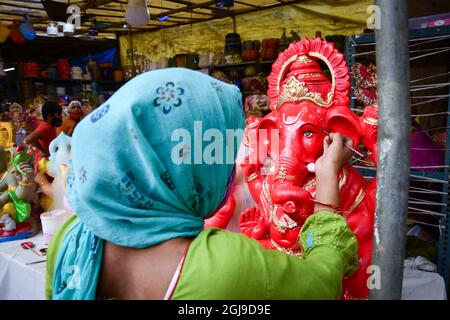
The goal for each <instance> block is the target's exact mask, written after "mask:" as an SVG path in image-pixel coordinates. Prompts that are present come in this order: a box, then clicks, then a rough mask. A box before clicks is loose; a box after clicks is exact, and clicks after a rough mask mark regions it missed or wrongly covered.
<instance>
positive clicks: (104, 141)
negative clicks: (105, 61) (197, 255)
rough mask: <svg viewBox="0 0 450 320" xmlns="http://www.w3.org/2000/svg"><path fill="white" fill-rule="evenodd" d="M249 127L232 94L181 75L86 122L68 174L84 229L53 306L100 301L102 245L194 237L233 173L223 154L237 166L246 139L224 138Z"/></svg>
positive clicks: (133, 89)
mask: <svg viewBox="0 0 450 320" xmlns="http://www.w3.org/2000/svg"><path fill="white" fill-rule="evenodd" d="M243 126H244V120H243V113H242V97H241V94H240V91H239V89H238V88H237V87H236V86H233V85H229V84H226V83H224V82H221V81H218V80H216V79H214V78H211V77H209V76H207V75H205V74H202V73H200V72H196V71H191V70H187V69H177V68H173V69H165V70H159V71H152V72H148V73H144V74H142V75H139V76H137V77H136V78H134V79H132V80H130V81H129V82H128V83H127V84H126V85H124V86H123V87H122V88H121V89H120V90H119V91H118V92H116V93H115V94H114V95H113V96H112V97H111V98H110V99H109V100H108V101H107V102H105V103H104V104H103V105H102V106H100V107H99V108H98V109H97V110H95V111H94V112H93V113H91V114H90V115H89V116H88V117H86V118H85V119H83V120H82V121H81V122H80V123H79V124H78V125H77V127H76V129H75V131H74V134H73V137H72V160H71V164H70V166H69V172H68V175H67V197H68V200H69V203H70V206H71V207H72V209H73V210H74V211H75V213H76V214H77V215H78V217H79V221H78V222H77V223H75V224H74V225H73V226H72V228H71V229H70V230H69V232H68V234H67V235H66V237H65V239H64V242H63V244H62V247H61V249H60V253H59V255H58V259H57V262H56V266H55V273H54V280H53V299H95V294H96V287H97V280H98V274H99V271H100V267H101V261H102V254H103V240H107V241H109V242H111V243H114V244H116V245H120V246H125V247H134V248H144V247H149V246H152V245H155V244H158V243H161V242H164V241H166V240H169V239H172V238H176V237H192V236H196V235H198V234H199V233H200V232H201V231H202V230H203V224H204V218H206V217H208V216H210V215H211V214H212V213H213V212H214V211H215V210H216V209H217V208H218V207H219V205H220V203H221V202H222V200H223V198H224V196H225V195H226V191H227V185H229V181H230V176H231V173H232V170H233V167H234V162H233V161H230V155H229V154H226V151H227V152H230V151H232V152H233V155H232V156H231V160H234V158H235V156H236V155H237V151H238V148H239V144H240V139H239V138H236V139H228V140H227V139H226V137H227V131H228V133H229V132H230V131H229V130H227V129H232V130H234V131H238V133H239V131H241V130H242V129H243ZM209 129H212V130H209ZM208 130H209V131H208ZM208 132H209V133H210V134H208ZM211 133H212V134H211ZM219 133H220V135H221V136H222V138H223V140H222V141H216V139H217V140H221V139H218V138H217V134H219ZM202 134H205V137H202ZM211 136H214V137H213V138H212V137H211ZM228 136H229V137H230V135H229V134H228ZM237 136H239V134H237ZM231 137H233V136H231ZM202 138H203V139H204V140H203V142H202ZM219 138H220V137H219ZM208 139H209V140H210V141H207V140H208ZM215 142H217V143H219V145H220V142H223V149H222V150H218V149H217V148H216V149H215V150H212V149H214V148H212V143H215ZM203 154H205V155H206V156H208V155H210V156H211V155H212V156H213V159H214V157H215V159H216V160H218V161H220V159H221V158H223V163H219V164H217V163H215V164H207V163H210V162H209V161H211V159H209V160H208V159H206V158H203V157H202V155H203ZM227 156H228V162H227V161H226V160H227ZM205 160H206V161H205ZM182 161H184V163H182V164H179V163H180V162H182ZM189 162H190V163H191V164H189ZM205 162H206V163H205ZM230 162H231V163H230Z"/></svg>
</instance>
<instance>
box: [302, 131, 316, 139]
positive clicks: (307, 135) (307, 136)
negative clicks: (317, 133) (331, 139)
mask: <svg viewBox="0 0 450 320" xmlns="http://www.w3.org/2000/svg"><path fill="white" fill-rule="evenodd" d="M313 134H314V132H312V131H309V130H306V131H305V132H303V136H304V137H306V138H310V137H312V136H313Z"/></svg>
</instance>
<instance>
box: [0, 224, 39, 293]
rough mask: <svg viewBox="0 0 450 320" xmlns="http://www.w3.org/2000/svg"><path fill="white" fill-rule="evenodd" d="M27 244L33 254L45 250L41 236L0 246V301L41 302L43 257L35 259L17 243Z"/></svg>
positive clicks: (35, 255)
mask: <svg viewBox="0 0 450 320" xmlns="http://www.w3.org/2000/svg"><path fill="white" fill-rule="evenodd" d="M28 241H31V242H33V243H34V244H35V247H34V248H33V249H35V251H37V252H38V253H40V251H39V250H40V249H42V248H47V245H45V244H44V239H43V235H42V233H39V234H37V235H36V236H34V237H32V238H29V239H22V240H17V241H11V242H4V243H0V300H42V299H45V292H44V290H45V265H46V263H45V262H40V263H34V264H30V263H33V262H38V261H43V260H45V256H38V255H37V254H36V253H34V252H33V251H32V250H30V249H27V250H26V249H23V248H22V247H21V246H20V244H21V243H23V242H28Z"/></svg>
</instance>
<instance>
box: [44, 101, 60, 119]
mask: <svg viewBox="0 0 450 320" xmlns="http://www.w3.org/2000/svg"><path fill="white" fill-rule="evenodd" d="M61 112H62V108H61V106H60V105H59V104H57V103H56V102H53V101H48V102H46V103H44V105H43V106H42V118H44V120H48V118H49V117H50V116H51V115H55V114H61Z"/></svg>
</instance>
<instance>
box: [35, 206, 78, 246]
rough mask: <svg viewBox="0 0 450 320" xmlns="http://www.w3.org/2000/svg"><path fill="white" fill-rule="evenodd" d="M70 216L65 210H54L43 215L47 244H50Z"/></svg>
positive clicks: (45, 241) (42, 221)
mask: <svg viewBox="0 0 450 320" xmlns="http://www.w3.org/2000/svg"><path fill="white" fill-rule="evenodd" d="M70 215H71V214H70V213H69V212H67V211H65V210H52V211H47V212H44V213H43V214H41V223H42V232H43V233H44V243H45V244H49V243H50V240H51V239H52V237H53V235H54V234H55V233H56V231H57V230H58V229H59V227H60V226H61V225H62V224H63V223H64V222H65V221H66V220H67V219H68V218H69V217H70Z"/></svg>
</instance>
